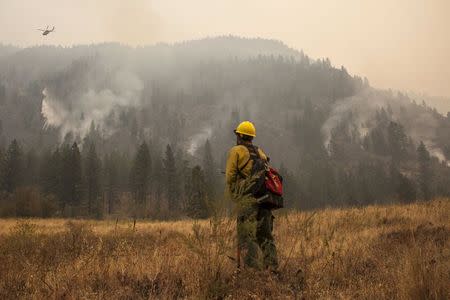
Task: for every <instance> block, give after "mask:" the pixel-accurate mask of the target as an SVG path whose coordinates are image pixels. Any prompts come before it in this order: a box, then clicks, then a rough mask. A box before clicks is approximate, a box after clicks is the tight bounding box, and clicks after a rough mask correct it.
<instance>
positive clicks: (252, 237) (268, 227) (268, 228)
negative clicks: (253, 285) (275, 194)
mask: <svg viewBox="0 0 450 300" xmlns="http://www.w3.org/2000/svg"><path fill="white" fill-rule="evenodd" d="M273 219H274V216H273V214H272V211H271V210H270V209H267V208H262V207H258V206H257V205H251V206H249V207H246V208H242V209H240V210H239V212H238V220H237V231H238V243H239V247H240V249H241V255H242V256H243V259H244V264H245V265H246V266H248V267H251V268H256V269H259V270H261V269H264V268H272V269H276V268H277V267H278V260H277V249H276V247H275V241H274V238H273V235H272V230H273Z"/></svg>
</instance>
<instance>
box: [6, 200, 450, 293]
mask: <svg viewBox="0 0 450 300" xmlns="http://www.w3.org/2000/svg"><path fill="white" fill-rule="evenodd" d="M275 227H276V228H275V238H276V242H277V245H278V249H279V259H280V274H279V275H278V276H275V275H272V274H269V273H267V272H264V271H261V272H252V271H251V270H245V269H244V270H241V271H240V272H236V262H235V261H234V260H233V258H234V257H235V231H234V229H235V223H234V222H233V221H231V220H229V219H226V218H224V219H212V220H208V221H200V222H194V221H179V222H146V221H145V222H144V221H138V222H137V224H136V227H135V228H134V229H133V224H132V222H131V221H128V220H127V221H125V220H122V221H119V222H118V224H116V222H115V220H112V221H81V220H72V221H67V220H58V219H50V220H42V219H31V220H15V219H6V220H0V299H16V298H31V299H49V298H50V299H60V298H64V299H75V298H84V299H91V298H96V299H97V298H107V299H110V298H112V299H116V298H120V299H148V298H151V299H152V298H162V299H167V298H195V299H204V298H214V299H216V298H217V299H223V298H228V299H261V298H283V299H284V298H300V299H302V298H305V299H316V298H325V299H336V298H340V299H354V298H360V299H374V298H382V299H394V298H397V299H448V298H450V200H449V199H438V200H435V201H432V202H428V203H417V204H411V205H403V206H402V205H394V206H385V207H376V206H371V207H365V208H354V209H342V210H339V209H330V210H322V211H318V212H307V213H306V212H300V213H290V214H287V213H283V212H277V216H276V219H275Z"/></svg>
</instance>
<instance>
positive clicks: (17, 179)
mask: <svg viewBox="0 0 450 300" xmlns="http://www.w3.org/2000/svg"><path fill="white" fill-rule="evenodd" d="M2 169H3V172H2V174H3V178H2V182H3V189H4V190H5V191H7V192H10V193H12V192H14V190H15V189H16V188H17V187H19V186H20V185H21V184H22V183H23V179H24V174H23V171H24V170H23V157H22V149H21V148H20V145H19V143H18V142H17V140H15V139H14V140H13V141H12V142H11V144H10V145H9V147H8V150H7V151H6V153H5V157H4V159H3V166H2Z"/></svg>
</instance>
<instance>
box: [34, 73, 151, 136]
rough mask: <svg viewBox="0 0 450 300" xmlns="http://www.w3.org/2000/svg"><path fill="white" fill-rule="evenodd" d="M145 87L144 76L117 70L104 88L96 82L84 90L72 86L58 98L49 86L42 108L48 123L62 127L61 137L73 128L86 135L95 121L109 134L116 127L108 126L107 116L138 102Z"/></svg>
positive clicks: (76, 131)
mask: <svg viewBox="0 0 450 300" xmlns="http://www.w3.org/2000/svg"><path fill="white" fill-rule="evenodd" d="M80 89H81V88H80ZM142 89H143V84H142V82H141V80H140V79H139V78H138V77H137V76H136V75H135V74H133V73H131V72H127V71H117V72H115V73H114V74H113V75H112V76H110V77H108V86H107V87H103V88H101V89H98V88H97V87H96V86H95V83H92V85H91V86H89V87H88V88H85V90H84V91H81V90H77V89H76V90H73V91H70V90H68V91H67V97H65V99H62V98H58V97H57V96H55V95H54V93H52V92H51V90H50V89H48V88H46V89H44V91H43V95H44V99H43V100H42V108H41V113H42V115H43V117H44V119H45V125H44V127H45V128H48V127H53V128H57V129H59V132H60V136H61V138H64V136H65V135H66V134H67V133H69V132H71V133H73V134H74V135H75V136H80V137H84V136H85V135H86V134H87V133H88V131H89V128H90V126H91V123H92V122H94V123H95V125H97V126H99V127H100V128H101V129H102V131H103V133H104V134H105V135H110V134H112V133H113V132H114V130H115V128H112V127H111V125H108V126H106V124H105V120H106V118H107V117H108V116H110V115H111V113H112V112H113V110H114V109H115V108H119V107H135V106H138V105H139V104H140V100H141V91H142Z"/></svg>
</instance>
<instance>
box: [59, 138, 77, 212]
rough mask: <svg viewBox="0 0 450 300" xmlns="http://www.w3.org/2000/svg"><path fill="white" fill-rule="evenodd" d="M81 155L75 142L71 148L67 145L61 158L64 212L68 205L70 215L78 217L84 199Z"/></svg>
mask: <svg viewBox="0 0 450 300" xmlns="http://www.w3.org/2000/svg"><path fill="white" fill-rule="evenodd" d="M81 171H82V170H81V155H80V150H79V148H78V144H77V143H76V142H75V143H73V144H72V146H71V147H69V146H67V145H65V146H64V147H63V149H62V157H61V175H60V177H61V194H62V202H63V210H64V208H65V206H66V204H68V205H70V207H71V211H70V215H71V216H72V217H74V216H75V215H76V211H75V210H76V209H79V207H80V202H81V198H82V172H81Z"/></svg>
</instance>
